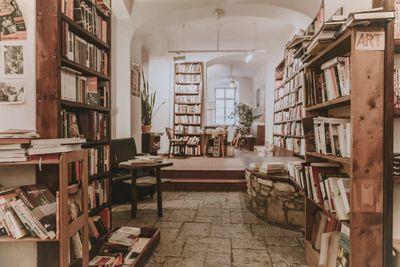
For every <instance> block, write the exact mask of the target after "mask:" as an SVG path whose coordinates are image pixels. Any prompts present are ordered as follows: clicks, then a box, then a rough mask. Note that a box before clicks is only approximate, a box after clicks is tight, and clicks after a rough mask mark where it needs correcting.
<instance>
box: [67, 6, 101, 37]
mask: <svg viewBox="0 0 400 267" xmlns="http://www.w3.org/2000/svg"><path fill="white" fill-rule="evenodd" d="M70 1H73V0H70ZM74 2H75V4H74V17H73V18H72V19H73V20H74V21H75V22H77V23H78V24H79V25H81V26H82V27H83V28H84V29H86V30H87V31H89V32H91V33H92V34H94V35H95V36H97V38H99V39H100V40H102V41H103V42H105V43H107V42H108V38H107V34H108V32H107V30H108V23H107V20H105V19H104V18H103V17H102V16H100V15H99V13H98V12H97V9H96V8H95V7H94V6H92V7H90V6H89V5H88V4H86V3H85V2H84V1H81V2H79V1H74Z"/></svg>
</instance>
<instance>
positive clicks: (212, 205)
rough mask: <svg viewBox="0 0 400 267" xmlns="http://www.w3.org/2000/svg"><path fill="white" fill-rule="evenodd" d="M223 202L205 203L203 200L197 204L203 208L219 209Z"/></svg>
mask: <svg viewBox="0 0 400 267" xmlns="http://www.w3.org/2000/svg"><path fill="white" fill-rule="evenodd" d="M223 203H225V202H213V203H206V202H205V201H203V203H201V204H200V205H199V208H204V209H220V208H221V207H222V204H223Z"/></svg>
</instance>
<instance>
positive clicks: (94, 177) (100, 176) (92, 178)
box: [89, 172, 111, 182]
mask: <svg viewBox="0 0 400 267" xmlns="http://www.w3.org/2000/svg"><path fill="white" fill-rule="evenodd" d="M110 175H111V172H103V173H98V174H94V175H90V176H89V182H92V181H95V180H99V179H104V178H107V177H108V176H110Z"/></svg>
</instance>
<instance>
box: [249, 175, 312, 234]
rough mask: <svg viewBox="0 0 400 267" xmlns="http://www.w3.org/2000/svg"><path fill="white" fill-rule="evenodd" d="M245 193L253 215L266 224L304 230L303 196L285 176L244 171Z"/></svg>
mask: <svg viewBox="0 0 400 267" xmlns="http://www.w3.org/2000/svg"><path fill="white" fill-rule="evenodd" d="M246 180H247V192H248V194H249V197H250V202H251V208H252V211H253V212H254V213H256V214H257V215H258V216H259V217H261V218H262V219H264V220H265V221H267V222H269V223H272V224H275V225H278V226H282V227H285V228H289V229H292V230H298V231H303V230H304V221H305V218H304V193H303V192H302V191H301V190H300V188H298V187H297V186H296V184H295V183H294V182H293V181H292V180H291V179H290V178H289V177H288V176H287V174H282V175H265V174H262V173H259V172H254V171H249V170H246Z"/></svg>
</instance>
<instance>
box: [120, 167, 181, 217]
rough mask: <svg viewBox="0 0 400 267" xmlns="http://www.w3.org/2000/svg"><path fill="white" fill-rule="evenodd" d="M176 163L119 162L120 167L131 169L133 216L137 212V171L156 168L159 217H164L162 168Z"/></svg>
mask: <svg viewBox="0 0 400 267" xmlns="http://www.w3.org/2000/svg"><path fill="white" fill-rule="evenodd" d="M172 165H174V164H173V163H172V162H169V161H162V162H159V163H154V164H144V163H128V162H122V163H120V164H119V167H120V168H123V169H128V170H130V171H131V218H136V212H137V195H138V194H137V186H136V179H137V178H138V177H137V171H138V170H141V169H144V170H154V171H155V175H156V180H157V186H156V188H157V210H158V217H162V193H161V175H160V170H161V168H164V167H169V166H172Z"/></svg>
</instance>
